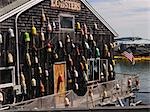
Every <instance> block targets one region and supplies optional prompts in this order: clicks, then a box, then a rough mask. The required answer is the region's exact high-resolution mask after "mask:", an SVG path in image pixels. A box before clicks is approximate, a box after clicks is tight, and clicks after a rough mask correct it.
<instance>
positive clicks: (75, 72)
mask: <svg viewBox="0 0 150 112" xmlns="http://www.w3.org/2000/svg"><path fill="white" fill-rule="evenodd" d="M74 77H75V78H78V77H79V75H78V72H77V70H76V69H75V70H74Z"/></svg>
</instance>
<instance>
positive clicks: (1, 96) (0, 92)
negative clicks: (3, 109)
mask: <svg viewBox="0 0 150 112" xmlns="http://www.w3.org/2000/svg"><path fill="white" fill-rule="evenodd" d="M3 101H4V96H3V93H2V91H1V90H0V102H1V103H2V102H3Z"/></svg>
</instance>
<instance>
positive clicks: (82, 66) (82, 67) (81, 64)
mask: <svg viewBox="0 0 150 112" xmlns="http://www.w3.org/2000/svg"><path fill="white" fill-rule="evenodd" d="M80 66H81V70H84V65H83V63H82V62H80Z"/></svg>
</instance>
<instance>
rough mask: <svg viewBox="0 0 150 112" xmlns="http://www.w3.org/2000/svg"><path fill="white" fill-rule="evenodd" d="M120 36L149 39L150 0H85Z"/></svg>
mask: <svg viewBox="0 0 150 112" xmlns="http://www.w3.org/2000/svg"><path fill="white" fill-rule="evenodd" d="M87 1H88V2H89V3H90V4H91V5H92V6H93V7H94V8H95V9H96V10H97V11H98V12H99V14H100V15H101V16H102V17H103V18H104V19H105V20H106V21H107V22H108V23H109V24H110V25H111V26H112V27H113V29H114V30H115V31H116V32H117V33H118V34H119V36H120V37H122V36H140V37H143V38H149V39H150V0H87Z"/></svg>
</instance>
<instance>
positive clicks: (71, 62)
mask: <svg viewBox="0 0 150 112" xmlns="http://www.w3.org/2000/svg"><path fill="white" fill-rule="evenodd" d="M69 62H70V65H71V66H73V61H72V59H71V56H70V55H69Z"/></svg>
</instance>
